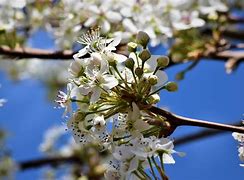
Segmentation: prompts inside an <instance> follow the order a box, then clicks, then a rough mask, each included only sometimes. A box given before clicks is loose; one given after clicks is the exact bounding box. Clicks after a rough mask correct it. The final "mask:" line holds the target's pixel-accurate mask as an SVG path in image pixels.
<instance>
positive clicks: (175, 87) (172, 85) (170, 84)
mask: <svg viewBox="0 0 244 180" xmlns="http://www.w3.org/2000/svg"><path fill="white" fill-rule="evenodd" d="M165 89H166V90H167V91H170V92H174V91H177V90H178V85H177V84H176V83H175V82H168V83H167V84H166V85H165Z"/></svg>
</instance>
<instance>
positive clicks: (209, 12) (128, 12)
mask: <svg viewBox="0 0 244 180" xmlns="http://www.w3.org/2000/svg"><path fill="white" fill-rule="evenodd" d="M0 10H1V11H0V17H4V18H1V19H0V29H5V30H8V31H9V30H13V29H20V28H22V29H25V30H27V29H30V31H33V30H35V29H36V28H38V27H40V26H42V27H46V28H47V29H48V30H49V31H50V32H51V33H52V34H53V35H54V36H55V38H56V43H57V45H58V46H59V47H60V48H62V49H70V48H72V46H73V42H75V40H76V37H77V36H78V35H79V34H80V32H81V30H82V29H89V28H91V27H97V26H100V27H101V32H102V33H103V34H104V35H106V36H107V37H113V36H121V38H122V43H127V42H129V41H130V40H131V39H132V38H133V37H135V35H136V33H137V32H138V31H140V30H143V31H145V32H147V33H148V34H149V36H150V38H151V45H153V46H154V45H157V44H159V43H161V42H163V41H164V40H165V39H166V38H168V37H172V36H173V34H174V32H175V31H179V30H185V29H190V28H196V27H201V26H203V25H204V24H205V20H204V19H206V18H204V19H203V18H202V17H209V18H211V17H216V16H217V12H226V11H227V10H228V5H227V4H226V1H224V0H215V1H213V0H198V1H192V0H190V1H187V0H183V1H180V0H167V1H164V0H156V1H149V0H140V1H137V0H128V1H123V0H82V1H76V0H60V1H53V2H52V1H44V2H42V1H33V0H21V1H17V0H14V1H11V2H10V1H6V0H3V1H0Z"/></svg>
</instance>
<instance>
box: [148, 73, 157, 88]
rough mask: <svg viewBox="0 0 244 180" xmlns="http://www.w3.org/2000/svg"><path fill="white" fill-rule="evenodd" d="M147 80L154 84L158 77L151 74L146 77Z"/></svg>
mask: <svg viewBox="0 0 244 180" xmlns="http://www.w3.org/2000/svg"><path fill="white" fill-rule="evenodd" d="M148 82H149V84H150V85H152V86H154V85H156V84H157V83H158V77H157V76H156V75H151V76H150V77H149V78H148Z"/></svg>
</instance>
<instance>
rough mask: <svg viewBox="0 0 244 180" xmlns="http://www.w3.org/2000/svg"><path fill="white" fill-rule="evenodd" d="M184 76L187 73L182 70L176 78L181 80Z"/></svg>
mask: <svg viewBox="0 0 244 180" xmlns="http://www.w3.org/2000/svg"><path fill="white" fill-rule="evenodd" d="M184 77H185V73H184V72H180V73H178V74H176V76H175V79H176V80H178V81H180V80H182V79H184Z"/></svg>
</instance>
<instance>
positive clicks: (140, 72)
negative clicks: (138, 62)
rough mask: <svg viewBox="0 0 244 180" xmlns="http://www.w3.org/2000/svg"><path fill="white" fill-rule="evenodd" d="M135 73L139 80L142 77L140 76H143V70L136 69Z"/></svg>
mask: <svg viewBox="0 0 244 180" xmlns="http://www.w3.org/2000/svg"><path fill="white" fill-rule="evenodd" d="M135 73H136V75H137V76H138V77H139V78H141V76H142V74H143V69H142V68H139V67H138V68H136V69H135Z"/></svg>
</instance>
